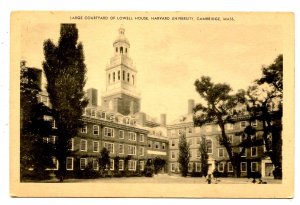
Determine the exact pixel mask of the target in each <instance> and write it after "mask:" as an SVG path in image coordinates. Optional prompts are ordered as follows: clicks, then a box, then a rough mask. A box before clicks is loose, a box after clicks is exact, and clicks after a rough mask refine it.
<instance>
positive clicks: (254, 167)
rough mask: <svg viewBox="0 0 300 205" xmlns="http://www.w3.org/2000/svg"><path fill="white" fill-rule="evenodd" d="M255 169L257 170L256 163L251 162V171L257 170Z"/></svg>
mask: <svg viewBox="0 0 300 205" xmlns="http://www.w3.org/2000/svg"><path fill="white" fill-rule="evenodd" d="M257 171H258V163H257V162H251V172H257Z"/></svg>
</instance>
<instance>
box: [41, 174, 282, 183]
mask: <svg viewBox="0 0 300 205" xmlns="http://www.w3.org/2000/svg"><path fill="white" fill-rule="evenodd" d="M257 181H258V180H257ZM263 181H264V182H266V183H268V184H280V183H282V181H281V180H274V179H263ZM46 182H58V180H57V181H56V180H50V181H46ZM65 182H67V183H68V182H76V183H160V184H169V183H182V184H206V183H207V182H206V179H205V178H204V177H181V176H180V175H168V174H158V175H154V176H153V177H121V178H98V179H66V180H65ZM212 184H252V179H248V178H218V179H217V180H216V179H213V180H212Z"/></svg>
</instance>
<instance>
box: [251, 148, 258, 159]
mask: <svg viewBox="0 0 300 205" xmlns="http://www.w3.org/2000/svg"><path fill="white" fill-rule="evenodd" d="M256 156H257V147H251V157H256Z"/></svg>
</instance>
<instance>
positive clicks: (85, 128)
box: [81, 125, 87, 134]
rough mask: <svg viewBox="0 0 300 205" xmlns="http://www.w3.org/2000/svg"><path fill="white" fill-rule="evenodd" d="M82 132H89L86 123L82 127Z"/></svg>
mask: <svg viewBox="0 0 300 205" xmlns="http://www.w3.org/2000/svg"><path fill="white" fill-rule="evenodd" d="M81 133H84V134H86V133H87V125H84V126H83V127H82V128H81Z"/></svg>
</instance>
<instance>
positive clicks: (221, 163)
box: [218, 162, 225, 172]
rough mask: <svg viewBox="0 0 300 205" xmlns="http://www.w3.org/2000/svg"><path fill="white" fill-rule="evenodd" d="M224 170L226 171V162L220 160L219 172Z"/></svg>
mask: <svg viewBox="0 0 300 205" xmlns="http://www.w3.org/2000/svg"><path fill="white" fill-rule="evenodd" d="M221 165H222V166H221ZM221 167H222V169H220V168H221ZM224 171H225V163H224V162H220V163H219V164H218V172H224Z"/></svg>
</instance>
